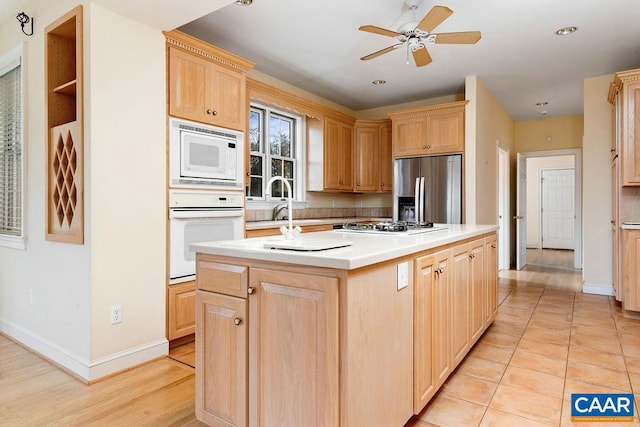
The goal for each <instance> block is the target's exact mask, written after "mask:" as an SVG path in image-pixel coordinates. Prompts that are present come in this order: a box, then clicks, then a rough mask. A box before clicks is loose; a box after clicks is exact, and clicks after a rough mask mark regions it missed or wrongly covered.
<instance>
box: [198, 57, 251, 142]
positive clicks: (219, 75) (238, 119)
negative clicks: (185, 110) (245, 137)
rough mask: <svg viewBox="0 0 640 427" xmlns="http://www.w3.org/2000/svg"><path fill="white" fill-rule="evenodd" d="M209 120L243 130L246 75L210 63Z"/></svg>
mask: <svg viewBox="0 0 640 427" xmlns="http://www.w3.org/2000/svg"><path fill="white" fill-rule="evenodd" d="M211 81H212V84H211V101H210V103H208V104H207V109H206V110H207V111H206V112H209V111H211V113H210V114H211V115H210V121H211V123H212V124H214V125H216V126H222V127H225V128H231V129H237V130H240V131H243V132H244V131H245V121H246V117H247V115H248V110H247V109H246V99H245V97H246V77H245V75H244V74H243V73H240V72H236V71H232V70H229V69H227V68H224V67H221V66H218V65H216V64H211Z"/></svg>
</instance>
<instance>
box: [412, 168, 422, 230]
mask: <svg viewBox="0 0 640 427" xmlns="http://www.w3.org/2000/svg"><path fill="white" fill-rule="evenodd" d="M414 192H415V197H414V199H413V200H414V203H415V206H414V208H413V220H414V221H418V216H419V215H420V201H421V199H422V197H421V196H420V177H417V178H416V186H415V190H414Z"/></svg>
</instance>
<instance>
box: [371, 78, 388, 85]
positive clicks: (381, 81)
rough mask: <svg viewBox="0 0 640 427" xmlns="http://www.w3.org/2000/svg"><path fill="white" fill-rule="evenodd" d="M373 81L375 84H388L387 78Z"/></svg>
mask: <svg viewBox="0 0 640 427" xmlns="http://www.w3.org/2000/svg"><path fill="white" fill-rule="evenodd" d="M371 83H373V84H374V85H376V86H381V85H383V84H386V83H387V81H386V80H381V79H380V80H374V81H372V82H371Z"/></svg>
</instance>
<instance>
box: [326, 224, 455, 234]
mask: <svg viewBox="0 0 640 427" xmlns="http://www.w3.org/2000/svg"><path fill="white" fill-rule="evenodd" d="M448 228H449V226H448V225H446V224H434V223H432V222H408V221H395V222H377V223H360V222H347V223H345V224H342V228H337V229H336V230H335V231H338V232H343V233H369V234H393V235H414V234H422V233H429V232H432V231H441V230H446V229H448Z"/></svg>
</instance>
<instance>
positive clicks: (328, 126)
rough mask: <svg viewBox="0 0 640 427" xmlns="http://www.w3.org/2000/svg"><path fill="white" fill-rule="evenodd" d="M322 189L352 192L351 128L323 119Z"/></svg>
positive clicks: (327, 118) (328, 118) (339, 122)
mask: <svg viewBox="0 0 640 427" xmlns="http://www.w3.org/2000/svg"><path fill="white" fill-rule="evenodd" d="M324 188H325V189H327V190H345V191H353V126H350V125H348V124H346V123H343V122H341V121H340V120H336V119H334V118H332V117H328V116H327V117H325V123H324Z"/></svg>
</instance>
